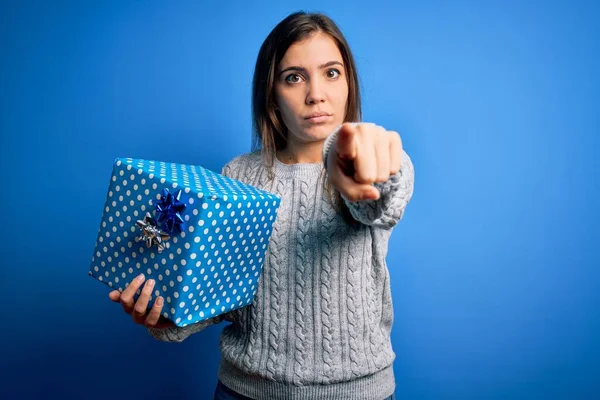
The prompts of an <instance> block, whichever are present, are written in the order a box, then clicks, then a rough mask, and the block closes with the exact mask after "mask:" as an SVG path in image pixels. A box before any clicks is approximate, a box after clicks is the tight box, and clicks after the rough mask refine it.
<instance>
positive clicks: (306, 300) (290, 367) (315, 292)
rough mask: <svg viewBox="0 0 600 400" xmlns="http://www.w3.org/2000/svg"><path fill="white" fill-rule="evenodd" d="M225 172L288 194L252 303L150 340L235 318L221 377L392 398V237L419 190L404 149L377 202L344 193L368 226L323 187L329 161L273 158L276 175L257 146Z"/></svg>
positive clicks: (272, 387)
mask: <svg viewBox="0 0 600 400" xmlns="http://www.w3.org/2000/svg"><path fill="white" fill-rule="evenodd" d="M222 173H223V174H224V175H227V176H229V177H231V178H233V179H239V180H241V181H243V182H245V183H249V184H251V185H254V186H257V187H259V188H260V189H263V190H267V191H270V192H273V193H276V194H279V195H280V196H281V197H282V203H281V207H280V209H279V213H278V215H277V220H276V221H275V223H274V225H273V233H272V235H271V239H270V242H269V247H268V249H267V254H266V257H265V262H264V264H263V271H262V275H261V278H260V279H259V282H258V287H257V290H256V294H255V296H254V299H253V302H252V304H250V305H248V306H246V307H243V308H241V309H239V310H234V311H231V312H229V313H226V314H224V315H220V316H217V317H214V318H212V319H209V320H206V321H203V322H200V323H197V324H194V325H191V326H188V327H185V328H177V327H176V328H169V329H164V330H163V329H150V330H149V331H150V333H151V334H152V336H154V337H155V338H157V339H158V340H162V341H165V342H181V341H182V340H185V339H186V338H188V337H189V336H191V335H192V334H194V333H197V332H199V331H201V330H203V329H204V328H206V327H208V326H211V325H214V324H218V323H220V322H222V321H229V322H231V324H229V325H227V326H226V327H225V328H224V329H223V332H222V335H221V339H220V341H219V345H220V348H221V355H222V358H221V363H220V366H219V372H218V376H219V379H220V380H221V381H222V382H223V383H224V384H225V385H226V386H228V387H230V388H231V389H232V390H234V391H236V392H238V393H240V394H242V395H245V396H247V397H249V398H251V399H269V400H283V399H286V400H289V399H294V400H295V399H298V400H317V399H336V400H337V399H340V400H381V399H384V398H386V397H388V396H390V395H391V394H392V393H393V392H394V388H395V378H394V372H393V364H392V363H393V360H394V358H395V353H394V350H393V349H392V344H391V341H390V336H389V335H390V330H391V323H392V319H393V308H392V303H391V294H390V286H389V273H388V269H387V264H386V254H387V246H388V243H387V242H388V240H389V237H390V233H391V231H392V229H393V228H394V227H395V226H396V225H397V223H398V222H399V221H400V219H401V218H402V216H403V215H404V212H405V208H406V206H407V204H408V202H409V200H410V198H411V196H412V193H413V181H412V180H413V179H414V171H413V166H412V163H411V160H410V158H408V156H406V155H405V157H404V158H403V165H402V170H401V171H400V172H399V173H398V174H396V175H395V176H392V177H390V179H389V180H388V181H387V182H384V183H381V184H378V187H379V188H380V190H381V197H380V198H379V199H378V200H377V201H369V202H355V203H353V202H349V201H348V200H347V199H343V201H345V202H346V204H347V205H348V207H349V208H350V211H351V213H352V216H354V218H355V219H357V220H358V221H360V222H361V224H359V225H358V226H356V227H351V226H349V225H347V224H346V223H345V222H344V221H343V218H342V217H341V215H339V214H338V213H337V212H336V211H335V209H334V208H333V206H332V205H331V204H330V203H329V198H328V196H327V195H326V193H324V192H322V191H321V189H320V187H321V185H322V184H323V182H324V181H323V180H324V179H326V178H327V177H326V172H325V170H324V169H323V163H315V164H291V165H286V164H283V163H281V162H280V161H279V160H277V159H275V160H274V166H273V173H274V177H273V179H270V178H269V175H268V169H267V167H266V166H264V165H263V164H262V160H261V156H260V153H259V152H254V153H249V154H244V155H242V156H239V157H236V158H234V159H233V160H231V161H230V162H229V163H227V165H226V166H225V167H224V168H223V169H222ZM394 267H395V268H401V267H402V266H401V265H398V266H394ZM200 340H201V339H200Z"/></svg>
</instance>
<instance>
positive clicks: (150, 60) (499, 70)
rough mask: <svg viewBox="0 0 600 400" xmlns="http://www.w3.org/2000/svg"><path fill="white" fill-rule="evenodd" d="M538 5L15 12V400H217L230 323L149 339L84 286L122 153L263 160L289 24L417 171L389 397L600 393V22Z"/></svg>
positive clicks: (402, 254) (78, 6)
mask: <svg viewBox="0 0 600 400" xmlns="http://www.w3.org/2000/svg"><path fill="white" fill-rule="evenodd" d="M175 3H177V4H175ZM286 3H287V4H286ZM529 3H530V4H523V3H522V2H517V1H495V2H485V4H483V3H482V2H475V1H473V2H465V1H459V2H431V1H424V2H418V4H417V2H410V3H409V2H397V3H396V4H394V5H392V4H391V3H388V2H387V0H386V1H385V2H384V1H369V2H368V3H362V2H361V4H363V5H360V6H359V5H358V4H359V3H357V4H352V3H351V2H348V1H330V2H327V3H326V4H325V3H323V2H321V1H305V2H300V3H298V2H275V1H273V2H267V3H260V2H258V3H254V2H253V4H252V5H250V4H249V3H248V4H246V5H242V3H241V2H236V1H232V2H225V1H219V2H211V3H210V4H208V5H207V4H201V2H166V1H165V2H149V1H147V2H121V1H118V2H115V1H113V2H108V1H106V2H94V3H91V2H90V3H85V2H66V1H63V2H50V1H47V2H31V1H18V2H16V1H15V2H12V4H9V3H8V2H3V3H2V8H1V9H0V44H1V47H0V48H1V49H2V51H1V55H0V57H1V62H0V91H1V92H0V132H1V143H0V156H1V160H2V164H3V167H2V170H1V171H2V172H1V173H2V176H1V178H2V179H1V182H2V185H1V187H2V189H1V190H2V193H1V194H2V195H1V196H0V202H1V203H0V209H1V210H2V217H3V218H2V219H3V228H2V230H1V231H0V232H1V233H0V235H1V237H0V250H1V251H2V261H1V263H2V267H1V269H0V285H1V286H0V289H1V292H0V293H2V301H3V307H2V310H3V314H2V317H1V320H2V323H1V329H0V335H2V338H1V340H0V354H1V355H2V356H1V357H0V360H1V361H0V363H1V364H0V365H1V368H2V371H0V372H1V374H0V387H1V388H2V392H3V393H2V397H3V398H15V397H17V396H24V395H31V396H36V397H37V396H43V395H45V394H50V393H52V394H55V395H57V396H60V397H61V398H64V399H69V398H73V399H80V398H86V399H100V398H113V397H114V398H116V397H118V398H146V399H152V398H159V397H160V396H164V397H162V398H196V399H208V398H212V397H211V396H212V393H213V391H214V386H215V384H216V372H217V366H218V362H219V350H218V335H219V333H220V331H221V329H222V327H223V325H220V326H213V327H210V328H208V329H207V330H206V331H204V332H202V333H200V334H198V335H196V336H193V337H191V338H190V339H188V340H187V341H185V342H183V343H182V344H180V345H174V344H168V343H161V342H157V341H156V340H154V339H153V338H152V337H150V336H149V335H148V334H147V333H146V331H145V329H144V328H142V327H140V326H137V325H134V324H133V323H132V322H131V321H130V320H128V317H127V316H126V315H125V314H124V313H123V312H122V311H121V309H120V306H119V305H117V304H114V303H112V302H111V301H110V300H109V299H108V290H107V288H106V286H105V285H103V284H100V283H98V282H97V281H95V280H93V279H92V278H90V277H89V276H88V275H87V271H88V268H89V262H90V259H91V256H92V251H93V247H94V240H95V238H96V232H97V229H98V224H99V222H100V216H101V212H102V207H103V204H104V200H105V198H104V196H105V194H106V190H107V186H108V181H109V177H110V170H111V163H112V161H113V159H114V158H115V157H133V158H145V159H156V160H161V161H175V162H181V163H194V164H199V165H202V166H204V167H206V168H209V169H212V170H220V168H221V166H222V165H223V164H224V163H225V162H227V161H228V160H230V159H231V158H232V157H234V156H236V155H238V154H241V153H244V152H247V151H248V150H249V146H250V132H251V127H250V123H251V120H250V89H251V79H252V73H253V68H254V61H255V57H256V54H257V52H258V49H259V47H260V45H261V43H262V41H263V40H264V38H265V37H266V35H267V34H268V33H269V31H270V30H271V29H272V28H273V27H274V26H275V24H276V23H277V22H279V21H280V20H281V19H282V18H284V17H285V16H286V15H287V14H288V13H290V12H293V11H296V10H298V9H306V10H310V11H323V12H326V13H327V14H328V15H330V16H331V17H333V18H334V20H335V21H336V22H337V23H338V24H339V25H340V27H341V28H342V30H343V32H344V33H345V34H346V35H347V38H348V40H349V42H350V44H351V46H352V48H353V51H354V53H355V56H356V58H357V62H358V68H359V73H360V75H361V80H362V88H363V94H364V114H365V118H364V119H365V120H368V121H371V122H376V123H378V124H380V125H382V126H384V127H386V128H388V129H393V130H396V131H398V132H400V134H401V136H402V138H403V141H404V146H405V148H406V150H407V151H408V153H409V154H410V155H411V156H412V158H413V162H414V164H415V171H416V182H415V193H414V197H413V199H412V202H411V204H410V205H409V209H408V210H407V213H406V215H405V218H404V220H403V221H402V222H401V224H400V225H399V226H398V228H397V229H396V231H395V232H394V234H393V236H392V239H391V240H392V242H391V244H390V251H389V257H388V261H389V267H390V270H391V274H392V279H393V281H392V290H393V300H394V304H395V323H394V329H393V332H392V340H393V344H394V347H395V349H396V351H397V355H398V358H397V360H396V363H395V372H396V376H397V382H398V388H397V391H396V394H397V396H398V397H399V398H407V399H446V398H448V399H451V398H452V399H465V398H497V399H506V398H519V399H520V398H523V399H524V398H527V399H532V398H535V399H538V398H559V399H575V398H577V399H586V398H594V397H595V398H598V397H600V384H599V383H597V381H596V378H597V377H598V373H599V372H600V360H599V356H600V343H599V339H598V338H599V337H600V307H599V300H600V291H599V290H598V287H599V283H600V282H599V281H600V272H599V271H598V267H599V266H600V252H599V251H598V239H599V235H598V233H597V223H598V222H599V218H598V217H599V211H598V205H600V201H599V200H600V196H599V194H600V193H599V189H598V179H597V177H596V174H597V173H598V172H599V171H600V169H599V166H600V165H599V161H598V157H597V152H598V150H599V149H600V146H599V144H600V143H599V142H600V140H599V134H600V113H599V112H598V110H599V105H600V95H599V89H600V85H599V83H600V79H599V78H598V71H600V56H599V54H600V34H599V33H600V32H599V28H597V21H598V19H599V16H600V12H599V11H600V6H599V5H598V4H599V3H598V2H592V1H590V2H567V1H563V2H544V3H543V5H542V3H541V2H539V3H538V2H529ZM594 3H595V4H594Z"/></svg>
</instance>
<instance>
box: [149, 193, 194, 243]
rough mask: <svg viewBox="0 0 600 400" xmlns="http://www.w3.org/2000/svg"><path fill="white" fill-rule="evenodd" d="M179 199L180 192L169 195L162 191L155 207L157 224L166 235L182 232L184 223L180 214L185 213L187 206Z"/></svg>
mask: <svg viewBox="0 0 600 400" xmlns="http://www.w3.org/2000/svg"><path fill="white" fill-rule="evenodd" d="M180 199H181V190H178V191H177V192H176V193H175V194H171V193H169V190H168V189H163V191H162V196H161V197H160V201H158V203H157V204H156V206H155V207H156V211H157V212H158V214H159V217H158V223H159V224H160V227H161V228H162V230H163V231H166V232H168V233H174V232H176V233H179V232H181V231H182V229H183V226H184V224H185V222H184V220H183V218H182V217H181V213H183V211H185V209H186V207H187V206H186V205H185V204H184V203H182V202H181V201H180Z"/></svg>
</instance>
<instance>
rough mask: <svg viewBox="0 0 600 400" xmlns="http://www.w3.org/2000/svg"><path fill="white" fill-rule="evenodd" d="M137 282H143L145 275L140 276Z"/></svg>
mask: <svg viewBox="0 0 600 400" xmlns="http://www.w3.org/2000/svg"><path fill="white" fill-rule="evenodd" d="M137 280H138V282H141V281H143V280H144V274H140V275H138V277H137Z"/></svg>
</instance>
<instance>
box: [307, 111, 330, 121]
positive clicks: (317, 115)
mask: <svg viewBox="0 0 600 400" xmlns="http://www.w3.org/2000/svg"><path fill="white" fill-rule="evenodd" d="M329 116H330V114H329V113H326V112H324V111H318V112H314V113H312V114H310V115H308V116H306V117H305V119H312V118H318V117H329Z"/></svg>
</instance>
